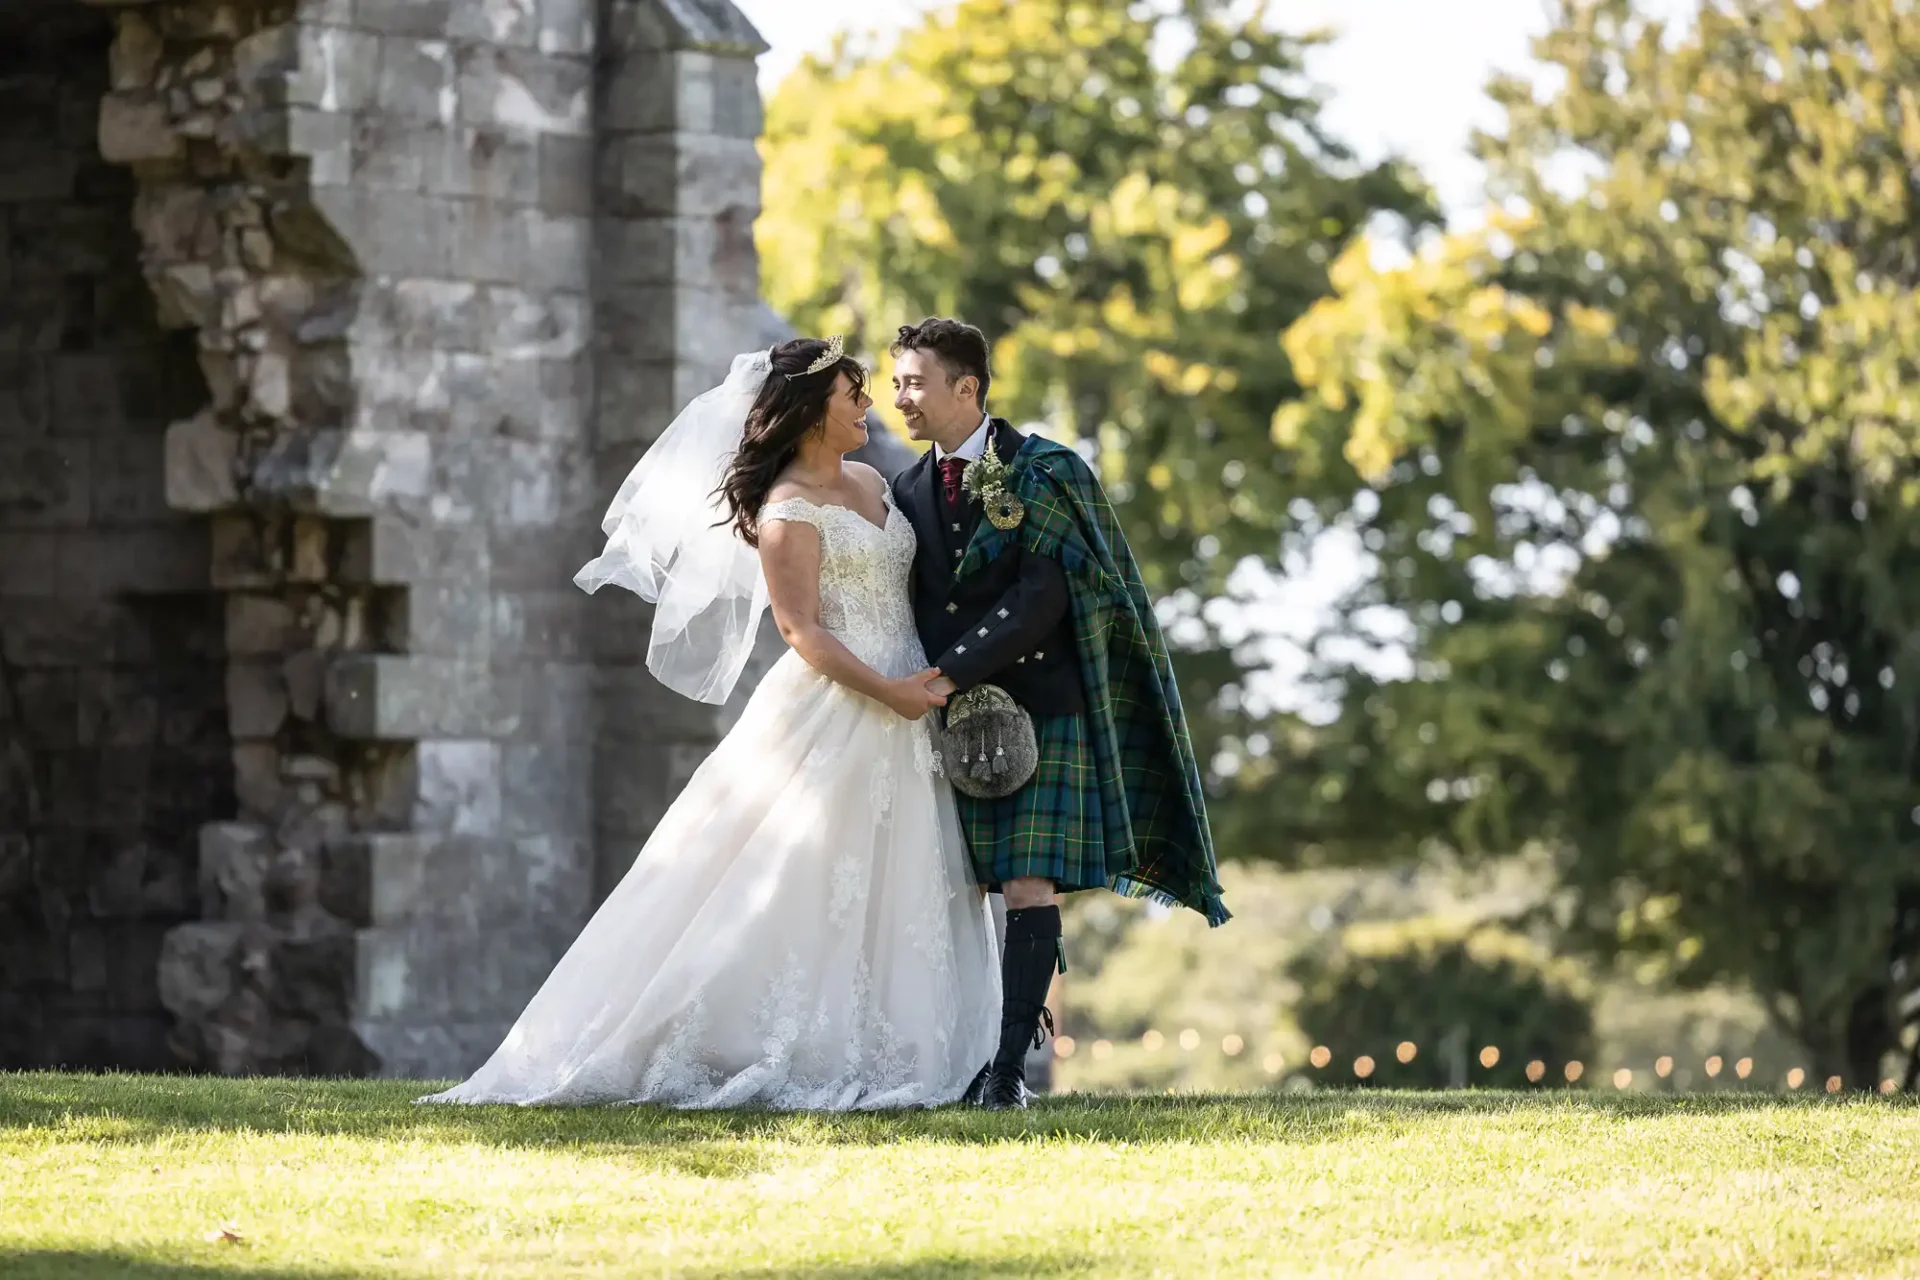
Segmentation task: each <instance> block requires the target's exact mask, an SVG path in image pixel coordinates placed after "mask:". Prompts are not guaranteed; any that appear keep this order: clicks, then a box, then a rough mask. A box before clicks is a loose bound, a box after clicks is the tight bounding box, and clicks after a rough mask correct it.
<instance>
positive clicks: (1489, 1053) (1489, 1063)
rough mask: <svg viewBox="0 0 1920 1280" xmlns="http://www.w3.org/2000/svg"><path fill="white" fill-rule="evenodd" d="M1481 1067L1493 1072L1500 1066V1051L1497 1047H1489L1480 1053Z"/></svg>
mask: <svg viewBox="0 0 1920 1280" xmlns="http://www.w3.org/2000/svg"><path fill="white" fill-rule="evenodd" d="M1480 1065H1481V1066H1483V1067H1485V1068H1486V1069H1487V1070H1489V1071H1491V1070H1493V1069H1494V1068H1495V1067H1497V1066H1499V1065H1500V1049H1499V1047H1498V1046H1497V1045H1491V1044H1490V1045H1488V1046H1487V1047H1486V1048H1484V1049H1482V1050H1481V1051H1480Z"/></svg>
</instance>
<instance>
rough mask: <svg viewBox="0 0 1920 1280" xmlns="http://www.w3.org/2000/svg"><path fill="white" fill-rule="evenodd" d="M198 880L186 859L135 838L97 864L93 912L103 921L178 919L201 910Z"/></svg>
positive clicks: (91, 888) (90, 899) (91, 886)
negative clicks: (196, 887)
mask: <svg viewBox="0 0 1920 1280" xmlns="http://www.w3.org/2000/svg"><path fill="white" fill-rule="evenodd" d="M194 880H195V876H194V875H193V874H192V872H191V869H190V868H188V867H187V866H186V865H185V859H184V858H182V857H181V856H179V855H178V854H176V853H174V852H173V851H172V850H163V849H160V848H158V847H156V846H155V845H154V844H151V843H149V842H147V841H144V840H135V841H132V842H129V843H124V844H120V845H117V846H115V847H112V848H111V849H110V851H108V852H106V853H105V854H104V856H102V857H101V858H99V859H97V860H96V861H95V862H94V867H93V873H92V875H91V876H90V877H89V879H88V883H87V908H88V910H90V911H91V912H92V913H93V914H94V916H95V917H96V918H97V919H101V920H135V919H147V920H156V919H157V920H167V919H172V920H178V919H180V918H182V917H184V916H187V915H189V914H192V913H196V912H197V911H198V905H197V904H198V895H197V893H196V891H195V888H194ZM155 944H156V945H158V940H157V939H156V940H155Z"/></svg>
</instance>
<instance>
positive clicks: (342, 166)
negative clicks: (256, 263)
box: [256, 107, 354, 252]
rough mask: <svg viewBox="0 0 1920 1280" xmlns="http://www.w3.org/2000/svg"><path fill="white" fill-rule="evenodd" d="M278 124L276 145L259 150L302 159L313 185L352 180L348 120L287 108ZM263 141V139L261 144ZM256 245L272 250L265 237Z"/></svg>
mask: <svg viewBox="0 0 1920 1280" xmlns="http://www.w3.org/2000/svg"><path fill="white" fill-rule="evenodd" d="M279 120H280V122H282V123H283V125H284V128H283V129H282V130H281V131H280V132H279V133H278V134H276V135H273V138H274V141H276V142H277V143H278V144H279V145H278V146H275V147H272V148H267V147H264V146H263V148H262V149H272V150H277V151H283V152H284V153H285V154H287V155H294V156H305V157H306V158H307V161H308V167H307V173H308V177H309V179H310V180H311V181H313V182H314V183H317V184H320V185H326V184H330V183H338V182H350V181H352V180H353V138H354V132H353V118H352V117H351V116H348V115H345V114H342V113H338V112H333V111H323V110H314V109H311V108H307V107H289V108H287V109H286V110H285V111H284V112H282V113H280V116H279ZM265 141H266V139H262V142H265ZM259 243H260V244H261V245H263V246H264V247H265V248H266V249H268V250H271V248H272V246H273V242H272V241H271V240H270V239H266V238H264V237H262V238H261V240H260V242H259ZM256 252H258V251H256Z"/></svg>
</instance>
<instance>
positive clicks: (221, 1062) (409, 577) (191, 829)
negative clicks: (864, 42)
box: [0, 0, 776, 1075]
mask: <svg viewBox="0 0 1920 1280" xmlns="http://www.w3.org/2000/svg"><path fill="white" fill-rule="evenodd" d="M761 48H762V45H761V43H760V40H759V37H758V36H757V35H756V34H755V32H754V31H753V29H752V28H751V27H750V26H749V25H748V24H747V23H746V21H745V20H744V19H743V18H742V17H741V16H740V15H739V14H738V13H737V12H736V11H735V10H734V9H733V8H732V6H731V5H729V4H728V3H726V0H96V2H95V3H83V2H82V0H0V1067H23V1066H35V1065H56V1064H67V1065H80V1066H119V1067H128V1068H150V1069H152V1068H158V1069H170V1068H182V1067H184V1068H198V1069H208V1070H216V1071H223V1072H314V1073H349V1074H358V1073H373V1072H378V1073H386V1074H408V1075H445V1074H453V1073H459V1072H463V1071H465V1070H467V1069H468V1068H470V1067H472V1066H473V1065H475V1064H476V1063H477V1061H478V1060H479V1059H480V1058H481V1057H482V1056H484V1054H485V1053H486V1052H487V1051H488V1050H490V1049H491V1048H492V1046H493V1045H494V1044H495V1043H496V1042H497V1041H498V1039H499V1037H500V1036H501V1034H502V1033H503V1032H504V1030H505V1029H506V1027H507V1025H508V1024H509V1023H510V1021H511V1019H512V1017H513V1015H514V1014H515V1013H516V1012H517V1011H518V1009H519V1008H520V1007H521V1005H522V1004H523V1003H524V1002H525V1000H526V999H527V997H528V996H529V995H531V993H532V991H533V990H534V988H535V987H536V986H537V984H538V983H539V981H540V980H541V978H542V977H544V975H545V973H546V971H547V970H548V968H549V967H550V966H551V965H552V963H553V961H554V960H555V959H556V958H557V957H558V955H559V953H560V952H561V951H562V950H563V949H564V948H565V946H566V945H567V943H568V942H569V941H570V940H571V939H572V937H573V935H574V934H575V932H576V931H577V930H578V928H579V927H580V925H581V924H582V923H583V921H584V920H585V918H586V915H587V914H588V913H589V911H590V910H591V909H592V906H593V904H594V902H595V901H596V899H597V896H598V895H599V894H600V893H602V892H604V890H605V889H606V888H607V887H608V886H609V885H610V883H611V882H612V881H613V880H614V879H615V878H617V876H618V875H619V873H620V871H621V870H623V869H624V867H625V866H626V865H627V862H628V860H629V859H630V858H631V856H632V853H633V851H634V850H635V849H636V848H637V847H638V845H639V843H640V842H641V841H642V840H644V839H645V837H646V835H647V833H648V832H649V830H650V829H651V828H652V826H653V824H654V823H655V822H656V821H657V819H658V817H659V815H660V813H661V811H662V810H663V808H664V807H665V805H666V804H667V802H668V801H669V800H670V798H671V796H672V795H673V793H674V792H675V791H676V790H677V788H678V787H679V785H680V784H681V783H682V781H684V779H685V777H686V776H687V775H688V773H689V772H690V771H691V770H692V768H693V767H694V766H695V765H696V764H697V763H698V761H699V760H700V759H701V758H702V757H703V756H704V755H705V753H706V751H707V749H708V748H709V747H710V745H711V744H712V743H713V742H714V741H715V740H716V738H717V735H718V733H719V732H720V729H721V726H722V724H723V722H724V719H725V717H724V715H716V714H715V711H714V709H712V708H707V707H700V706H697V705H695V704H692V703H688V702H685V701H682V700H680V699H677V698H675V697H673V696H672V695H671V694H668V693H666V692H665V691H664V690H662V689H661V688H660V687H659V686H657V685H655V684H654V683H653V682H652V681H651V679H650V678H649V677H648V676H647V675H646V673H645V669H644V665H643V658H644V646H645V638H646V634H647V628H646V625H645V617H644V606H643V605H642V604H641V603H640V602H639V601H637V600H633V599H631V598H616V597H618V596H619V595H620V593H617V592H604V593H602V594H601V595H600V596H597V597H593V598H591V599H590V598H588V597H586V596H585V595H583V594H581V593H580V592H578V591H577V590H575V589H574V588H573V587H572V585H571V577H572V574H573V572H574V570H575V569H576V568H578V567H579V565H580V564H582V563H583V562H584V561H585V560H587V559H588V558H590V557H591V556H592V554H594V552H595V551H597V549H598V546H597V543H598V536H599V535H598V527H597V526H598V520H599V514H600V512H601V511H602V510H603V509H604V506H605V504H606V502H607V501H608V499H609V498H610V496H611V494H612V492H613V490H614V489H615V488H616V487H617V485H618V483H619V481H620V479H621V478H622V477H623V476H624V475H625V473H626V471H627V470H628V469H629V468H630V467H631V466H632V465H633V462H634V461H635V460H636V458H637V457H638V456H639V454H640V452H641V451H642V450H643V449H644V448H645V446H646V445H647V443H648V442H649V441H650V440H651V439H652V438H653V437H654V436H655V435H656V434H657V433H658V432H659V431H660V430H661V429H662V428H663V427H664V426H665V425H666V423H667V422H668V421H669V420H670V419H671V418H672V416H673V414H674V413H675V412H676V411H677V410H678V408H679V407H680V406H681V405H683V404H684V403H685V402H686V401H687V400H688V399H689V398H690V397H691V396H692V395H693V394H694V393H695V392H696V391H698V390H700V389H702V388H704V387H706V386H708V385H710V384H711V383H713V382H715V381H717V380H718V379H719V378H720V377H721V376H722V375H723V374H724V373H725V370H726V365H727V362H728V360H729V358H730V357H731V355H732V354H733V353H734V352H735V351H738V350H742V349H745V348H746V347H748V346H751V345H755V344H756V343H760V342H765V341H768V340H770V339H771V338H772V337H773V336H776V335H775V334H773V333H772V332H771V329H770V326H771V324H772V321H771V317H770V316H769V315H768V314H767V313H766V311H765V309H764V308H763V307H762V306H761V304H760V303H759V301H758V298H757V294H756V285H757V274H758V271H757V264H756V261H755V257H754V250H753V241H752V226H753V221H754V217H755V215H756V213H757V210H758V203H759V159H758V155H757V153H756V150H755V140H756V137H757V135H758V131H759V99H758V96H757V92H756V89H755V85H754V58H755V56H756V55H757V54H758V53H759V52H760V50H761Z"/></svg>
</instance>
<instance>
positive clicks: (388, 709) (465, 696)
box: [326, 654, 490, 741]
mask: <svg viewBox="0 0 1920 1280" xmlns="http://www.w3.org/2000/svg"><path fill="white" fill-rule="evenodd" d="M488 703H489V698H488V696H487V671H486V668H484V667H474V666H471V665H469V664H465V663H460V662H454V661H449V660H446V659H437V658H416V657H405V656H401V655H398V654H345V655H342V656H340V657H338V658H336V659H335V660H334V661H333V664H332V665H331V666H330V667H328V669H327V681H326V710H327V723H328V725H329V726H331V727H332V729H333V731H334V732H335V733H337V734H339V735H340V736H341V737H344V738H352V739H371V740H376V741H405V740H409V739H420V738H430V737H480V736H484V735H486V734H487V732H488V731H489V729H490V725H489V723H488V721H489V719H490V716H489V714H488V712H489V707H488Z"/></svg>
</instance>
